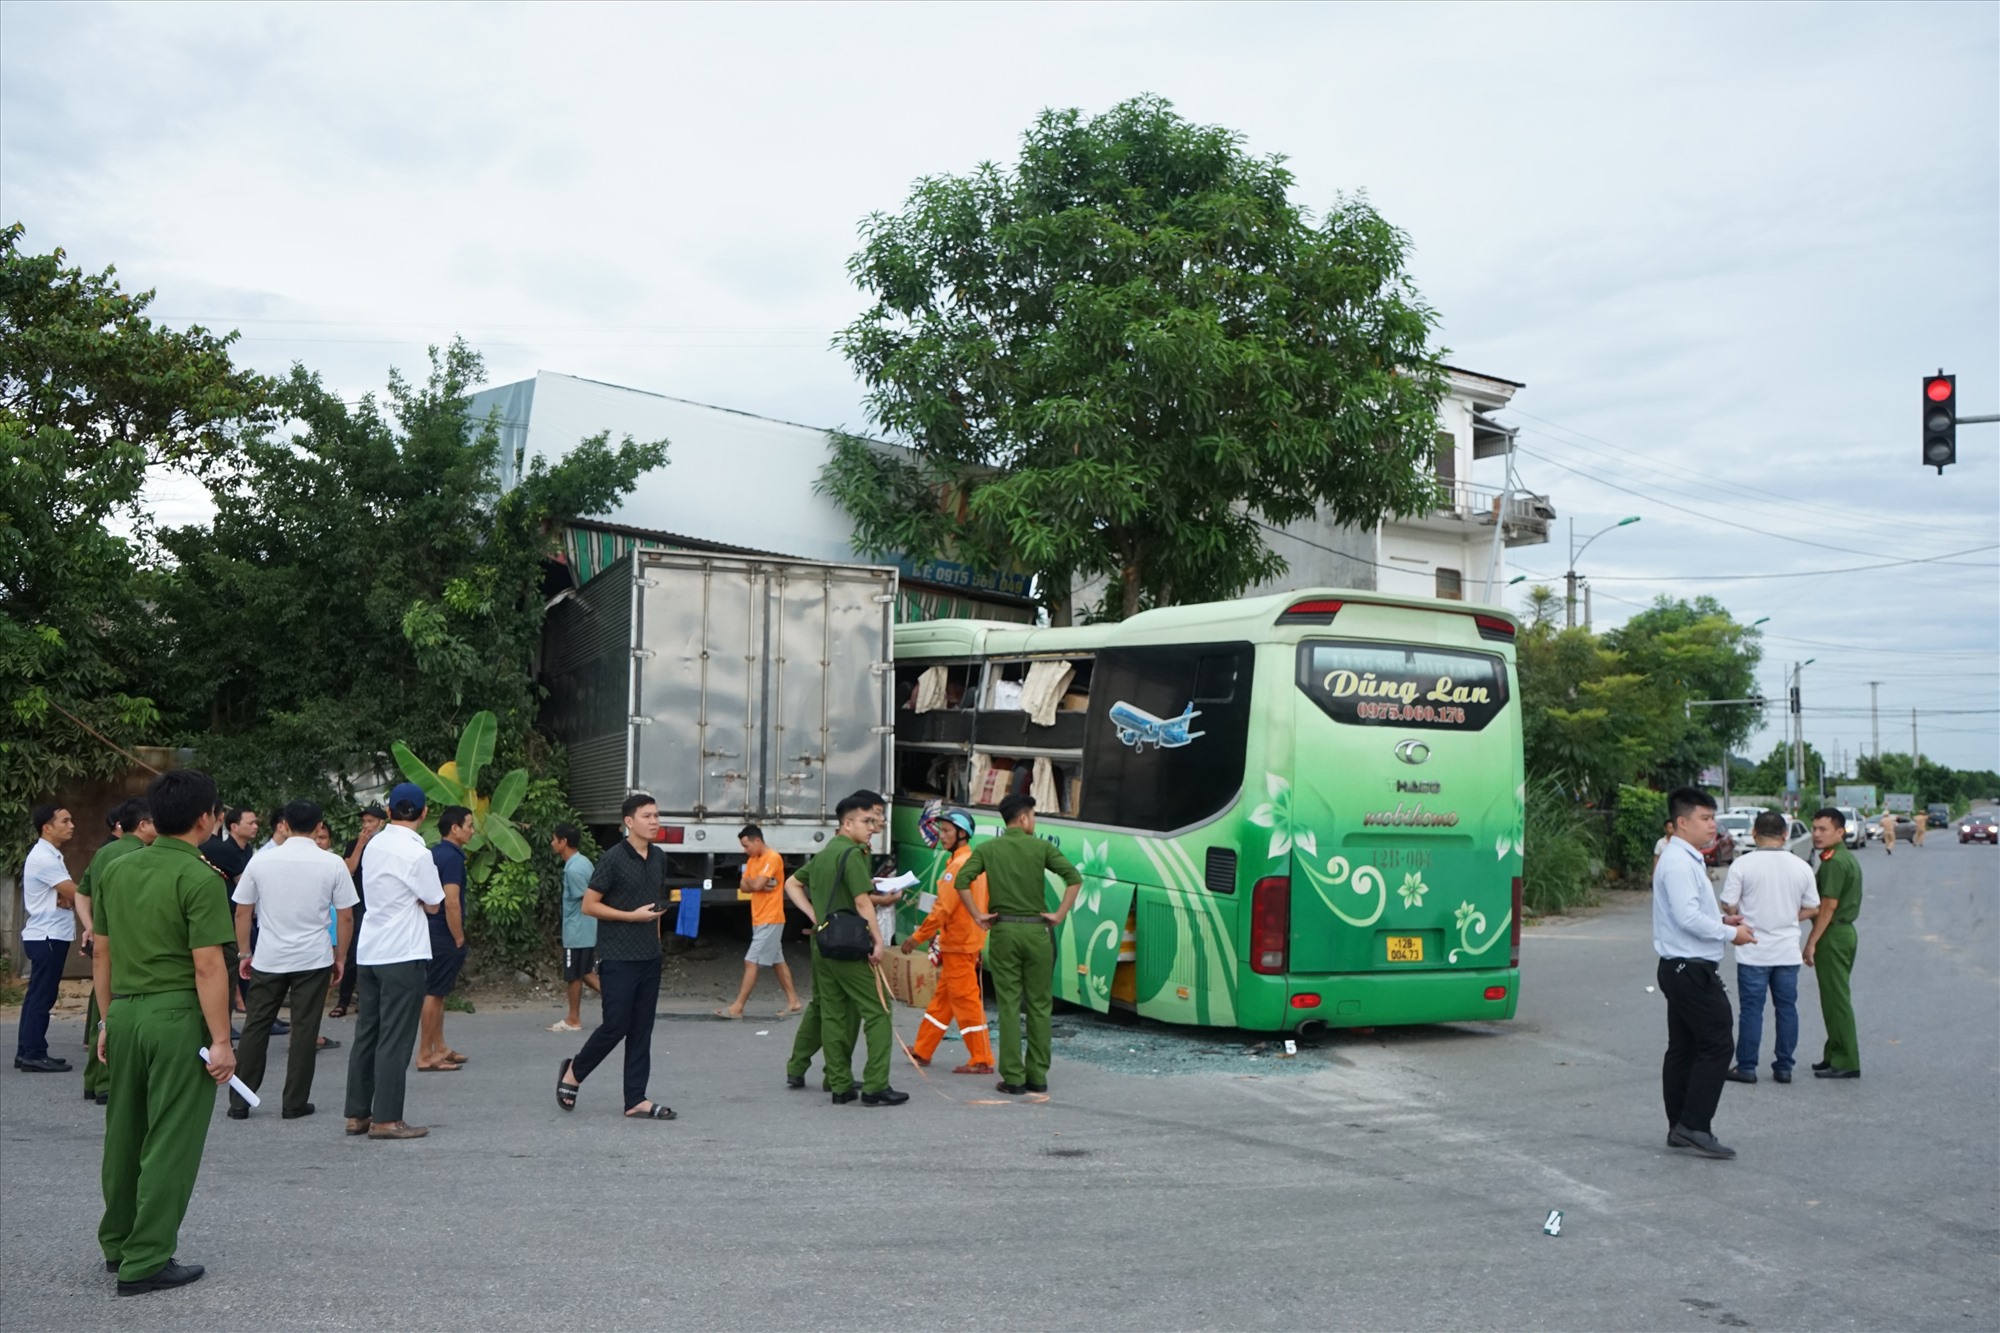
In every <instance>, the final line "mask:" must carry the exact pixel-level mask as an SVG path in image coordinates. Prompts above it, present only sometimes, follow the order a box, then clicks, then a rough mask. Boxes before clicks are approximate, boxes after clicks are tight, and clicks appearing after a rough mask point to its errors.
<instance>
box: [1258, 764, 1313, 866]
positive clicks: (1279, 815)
mask: <svg viewBox="0 0 2000 1333" xmlns="http://www.w3.org/2000/svg"><path fill="white" fill-rule="evenodd" d="M1264 789H1265V790H1266V791H1267V792H1269V793H1270V796H1271V799H1270V800H1268V801H1265V802H1264V803H1263V804H1262V805H1260V806H1258V807H1257V808H1256V809H1255V810H1252V811H1251V812H1250V822H1251V823H1253V824H1255V825H1256V826H1257V827H1259V828H1267V829H1269V830H1271V853H1270V854H1271V859H1272V860H1273V861H1275V860H1277V859H1278V858H1279V857H1281V856H1283V855H1284V854H1285V853H1286V852H1289V851H1290V850H1292V848H1293V847H1297V848H1299V849H1300V850H1301V851H1303V852H1304V853H1305V854H1306V855H1307V856H1317V855H1319V843H1318V840H1317V839H1316V838H1315V837H1314V834H1313V831H1312V830H1311V829H1309V828H1296V827H1294V825H1293V823H1292V784H1291V783H1290V782H1288V781H1286V780H1285V779H1284V778H1281V777H1279V776H1278V775H1277V774H1276V773H1266V774H1265V775H1264Z"/></svg>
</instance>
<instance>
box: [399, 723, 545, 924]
mask: <svg viewBox="0 0 2000 1333" xmlns="http://www.w3.org/2000/svg"><path fill="white" fill-rule="evenodd" d="M499 732H500V722H499V719H498V718H496V717H494V716H493V714H492V713H491V712H478V713H474V714H473V715H472V717H471V719H470V720H469V721H467V722H466V724H465V730H464V731H462V732H460V733H459V736H458V757H457V758H455V759H451V760H447V761H446V762H445V763H443V764H440V765H439V766H438V767H437V768H436V769H435V770H433V769H432V768H431V767H430V766H429V765H427V764H425V763H424V761H423V760H421V759H419V758H417V756H416V755H415V754H413V753H412V752H411V750H410V747H409V746H407V745H405V744H403V742H401V741H397V742H396V743H395V744H393V745H391V746H390V747H389V751H390V753H391V754H393V755H394V756H395V757H396V767H398V768H400V769H402V770H403V776H404V777H406V778H408V779H409V780H410V781H412V782H414V783H416V784H417V785H418V786H419V787H422V788H423V789H424V796H425V798H426V799H427V800H428V801H429V802H430V803H431V809H432V810H433V811H436V810H439V809H442V808H443V807H445V806H447V805H462V806H464V807H465V808H466V809H468V810H470V811H472V841H471V842H468V843H467V844H465V866H466V873H467V874H468V875H470V876H471V877H472V882H473V883H475V884H484V883H485V882H486V881H487V879H488V878H489V877H490V876H491V875H492V874H493V868H494V867H495V866H497V865H498V864H499V863H500V860H501V858H502V857H504V858H506V859H507V860H509V861H525V860H527V859H528V858H529V857H530V856H531V855H533V849H531V848H530V847H529V846H528V840H527V839H526V838H524V837H522V836H521V830H520V829H519V828H517V827H516V826H515V824H514V821H513V819H512V818H511V816H512V815H513V813H514V811H515V810H516V809H517V808H518V807H519V806H520V804H521V798H522V796H524V795H526V794H527V790H528V770H527V769H525V768H517V769H515V770H514V771H513V772H511V773H509V774H507V776H505V777H503V778H501V779H500V781H499V782H498V783H497V784H496V785H495V786H494V788H493V791H492V794H491V795H487V794H486V793H483V792H481V791H480V790H479V774H480V770H481V769H483V768H485V767H486V765H488V764H490V763H492V762H493V743H494V740H495V739H496V738H497V737H498V735H499ZM433 836H434V833H433Z"/></svg>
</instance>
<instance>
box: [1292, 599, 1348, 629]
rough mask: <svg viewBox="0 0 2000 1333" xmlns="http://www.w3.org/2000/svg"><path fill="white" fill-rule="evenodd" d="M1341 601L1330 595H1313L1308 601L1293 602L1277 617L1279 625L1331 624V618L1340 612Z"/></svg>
mask: <svg viewBox="0 0 2000 1333" xmlns="http://www.w3.org/2000/svg"><path fill="white" fill-rule="evenodd" d="M1342 605H1343V603H1341V602H1338V601H1335V600H1334V599H1333V598H1331V597H1314V598H1312V599H1310V600H1308V601H1303V602H1293V603H1292V604H1291V605H1290V606H1288V607H1286V608H1285V614H1283V615H1281V616H1279V617H1278V623H1279V624H1280V625H1301V624H1303V625H1331V624H1332V623H1333V618H1334V617H1335V616H1337V615H1339V614H1340V608H1341V606H1342Z"/></svg>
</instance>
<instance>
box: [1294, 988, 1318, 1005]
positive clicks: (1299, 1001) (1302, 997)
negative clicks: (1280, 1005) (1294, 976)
mask: <svg viewBox="0 0 2000 1333" xmlns="http://www.w3.org/2000/svg"><path fill="white" fill-rule="evenodd" d="M1292 1008H1294V1009H1317V1008H1319V996H1317V995H1315V994H1313V993H1312V992H1311V991H1303V992H1301V993H1299V994H1297V995H1294V996H1293V997H1292Z"/></svg>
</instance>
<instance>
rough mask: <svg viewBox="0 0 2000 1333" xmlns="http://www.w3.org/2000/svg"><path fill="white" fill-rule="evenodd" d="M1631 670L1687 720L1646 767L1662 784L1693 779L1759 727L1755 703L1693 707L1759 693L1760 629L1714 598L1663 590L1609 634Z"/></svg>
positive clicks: (1608, 642) (1609, 641)
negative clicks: (1741, 621)
mask: <svg viewBox="0 0 2000 1333" xmlns="http://www.w3.org/2000/svg"><path fill="white" fill-rule="evenodd" d="M1604 645H1605V647H1607V648H1609V649H1610V650H1612V651H1613V652H1615V653H1617V654H1618V655H1619V659H1620V661H1621V662H1622V663H1623V665H1624V668H1625V669H1626V670H1627V671H1631V672H1635V673H1637V674H1638V675H1641V676H1644V677H1645V678H1646V680H1647V681H1648V682H1649V683H1650V685H1651V687H1652V688H1653V689H1655V690H1657V691H1660V692H1661V693H1662V694H1663V695H1664V696H1666V697H1668V698H1669V699H1670V701H1671V704H1672V707H1673V708H1674V709H1677V710H1678V711H1679V713H1680V717H1681V722H1682V725H1681V726H1680V727H1678V728H1676V729H1674V733H1675V734H1674V735H1673V736H1672V737H1671V738H1670V739H1668V740H1667V741H1666V742H1665V743H1664V744H1662V745H1661V746H1660V747H1659V748H1658V749H1656V750H1655V752H1654V753H1653V754H1651V755H1649V756H1648V758H1647V761H1646V763H1645V765H1644V768H1643V770H1642V772H1643V774H1644V775H1645V776H1646V777H1648V778H1650V779H1651V780H1652V782H1653V783H1654V785H1655V786H1658V787H1661V788H1669V787H1676V786H1679V785H1681V784H1682V783H1687V782H1693V781H1694V780H1695V778H1696V777H1698V776H1699V775H1700V773H1701V771H1702V770H1703V769H1704V768H1709V767H1719V766H1720V765H1721V761H1722V757H1723V755H1724V754H1726V753H1727V752H1729V751H1730V750H1732V749H1734V748H1735V747H1736V746H1738V745H1741V744H1742V743H1743V742H1744V741H1745V740H1746V739H1748V738H1749V736H1750V733H1751V732H1752V731H1754V730H1755V729H1756V727H1757V723H1758V718H1759V712H1760V710H1759V709H1758V707H1757V706H1756V705H1755V704H1732V705H1728V706H1725V707H1719V708H1689V707H1687V703H1688V701H1690V700H1696V699H1746V698H1749V697H1751V696H1753V695H1754V694H1756V692H1757V663H1758V662H1759V661H1761V660H1762V659H1763V656H1764V650H1763V645H1762V644H1761V642H1760V641H1759V636H1758V633H1757V631H1756V630H1755V629H1751V628H1748V627H1746V626H1743V625H1739V624H1737V623H1736V621H1735V619H1734V618H1733V617H1731V616H1730V614H1729V612H1728V610H1727V609H1725V608H1724V607H1723V605H1722V603H1720V602H1718V601H1716V600H1715V599H1714V598H1713V597H1697V598H1696V599H1695V600H1694V601H1692V602H1688V601H1682V600H1680V599H1677V598H1671V597H1660V598H1658V599H1657V600H1655V601H1654V603H1653V605H1652V606H1650V607H1648V608H1647V609H1646V610H1644V611H1641V612H1639V613H1638V614H1637V615H1635V616H1633V617H1632V618H1631V619H1630V620H1627V621H1626V622H1625V623H1624V624H1623V625H1621V626H1619V627H1618V628H1617V629H1614V630H1612V631H1610V632H1609V633H1607V634H1606V635H1605V636H1604Z"/></svg>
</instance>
